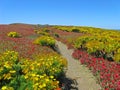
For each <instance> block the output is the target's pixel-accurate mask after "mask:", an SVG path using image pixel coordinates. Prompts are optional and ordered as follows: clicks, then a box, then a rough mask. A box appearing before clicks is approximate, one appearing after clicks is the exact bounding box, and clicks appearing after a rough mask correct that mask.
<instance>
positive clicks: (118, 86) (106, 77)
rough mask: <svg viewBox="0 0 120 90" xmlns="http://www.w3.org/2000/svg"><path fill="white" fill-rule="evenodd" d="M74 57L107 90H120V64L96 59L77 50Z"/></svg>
mask: <svg viewBox="0 0 120 90" xmlns="http://www.w3.org/2000/svg"><path fill="white" fill-rule="evenodd" d="M72 56H73V57H74V58H77V59H79V60H80V62H81V64H85V65H86V66H87V67H88V68H89V69H90V70H91V71H92V73H93V74H94V75H95V76H96V77H97V79H98V82H99V83H100V85H101V86H102V87H103V88H104V89H105V90H120V64H118V63H116V62H110V61H107V60H104V59H103V58H95V57H93V56H90V55H88V54H87V53H86V52H83V51H80V50H75V51H74V53H73V54H72Z"/></svg>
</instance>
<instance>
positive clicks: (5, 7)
mask: <svg viewBox="0 0 120 90" xmlns="http://www.w3.org/2000/svg"><path fill="white" fill-rule="evenodd" d="M10 23H29V24H57V25H80V26H94V27H102V28H112V29H120V0H0V24H10Z"/></svg>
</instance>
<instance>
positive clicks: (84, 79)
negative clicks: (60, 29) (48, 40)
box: [56, 41, 101, 90]
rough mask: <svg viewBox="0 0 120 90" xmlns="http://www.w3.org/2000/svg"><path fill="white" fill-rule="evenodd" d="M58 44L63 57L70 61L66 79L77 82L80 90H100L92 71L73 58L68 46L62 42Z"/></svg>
mask: <svg viewBox="0 0 120 90" xmlns="http://www.w3.org/2000/svg"><path fill="white" fill-rule="evenodd" d="M56 44H57V45H58V48H59V51H60V53H61V55H62V56H63V57H65V58H66V59H67V61H68V70H67V72H66V77H67V78H70V79H73V80H76V82H77V85H76V87H77V88H78V90H100V89H101V87H100V85H99V84H97V83H96V79H95V77H94V76H93V75H92V73H91V72H90V70H89V69H88V68H87V67H85V66H83V65H82V64H80V62H79V61H77V60H75V59H74V58H73V57H72V56H71V54H72V52H73V50H72V49H67V46H66V45H65V44H63V43H61V42H60V41H56ZM70 90H77V89H70Z"/></svg>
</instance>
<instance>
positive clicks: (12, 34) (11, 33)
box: [7, 32, 20, 37]
mask: <svg viewBox="0 0 120 90" xmlns="http://www.w3.org/2000/svg"><path fill="white" fill-rule="evenodd" d="M7 36H9V37H20V35H19V34H18V33H17V32H9V33H8V34H7Z"/></svg>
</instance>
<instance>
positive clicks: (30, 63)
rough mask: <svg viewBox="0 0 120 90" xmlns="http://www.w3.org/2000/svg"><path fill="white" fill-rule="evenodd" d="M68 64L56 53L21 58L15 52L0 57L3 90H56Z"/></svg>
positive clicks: (1, 87)
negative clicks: (30, 58)
mask: <svg viewBox="0 0 120 90" xmlns="http://www.w3.org/2000/svg"><path fill="white" fill-rule="evenodd" d="M66 66H67V62H66V60H65V59H64V58H62V57H61V56H59V55H58V54H56V53H48V54H43V55H37V56H35V58H34V60H29V59H25V58H20V57H19V55H18V53H17V52H15V51H6V52H5V53H3V54H1V55H0V89H1V90H8V89H9V90H18V89H19V90H55V89H56V88H59V81H58V78H59V77H60V76H61V75H62V74H63V73H64V71H63V70H64V67H66Z"/></svg>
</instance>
